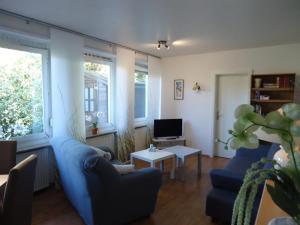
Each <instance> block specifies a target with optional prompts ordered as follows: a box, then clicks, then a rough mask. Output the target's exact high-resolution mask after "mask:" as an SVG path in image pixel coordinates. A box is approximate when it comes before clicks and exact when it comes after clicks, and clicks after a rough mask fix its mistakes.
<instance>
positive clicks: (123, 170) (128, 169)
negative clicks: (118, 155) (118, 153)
mask: <svg viewBox="0 0 300 225" xmlns="http://www.w3.org/2000/svg"><path fill="white" fill-rule="evenodd" d="M113 166H114V167H115V169H116V170H117V171H118V172H119V173H120V174H128V173H132V172H134V171H135V168H134V165H133V164H129V165H118V164H113Z"/></svg>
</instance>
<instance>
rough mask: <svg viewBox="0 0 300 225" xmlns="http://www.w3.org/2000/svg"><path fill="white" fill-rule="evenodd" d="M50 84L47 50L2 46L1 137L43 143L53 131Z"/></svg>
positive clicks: (0, 77)
mask: <svg viewBox="0 0 300 225" xmlns="http://www.w3.org/2000/svg"><path fill="white" fill-rule="evenodd" d="M47 85H48V76H47V51H46V50H42V49H36V48H29V47H21V46H9V48H6V46H5V47H0V139H18V140H19V141H21V143H22V141H24V140H31V141H32V140H33V138H36V139H37V140H38V141H39V143H40V144H41V137H45V138H46V134H47V133H48V131H49V123H48V121H49V115H48V107H49V104H47V103H48V99H49V98H48V94H47V92H48V87H47ZM26 138H27V139H26Z"/></svg>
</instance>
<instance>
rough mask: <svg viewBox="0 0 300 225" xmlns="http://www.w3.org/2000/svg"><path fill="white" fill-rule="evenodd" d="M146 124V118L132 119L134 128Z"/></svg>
mask: <svg viewBox="0 0 300 225" xmlns="http://www.w3.org/2000/svg"><path fill="white" fill-rule="evenodd" d="M146 126H147V118H138V119H135V120H134V128H135V129H137V128H142V127H146Z"/></svg>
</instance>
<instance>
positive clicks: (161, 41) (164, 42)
mask: <svg viewBox="0 0 300 225" xmlns="http://www.w3.org/2000/svg"><path fill="white" fill-rule="evenodd" d="M161 46H164V47H165V48H166V49H168V50H169V49H170V46H169V45H168V43H167V41H164V40H159V41H158V45H157V50H160V48H161Z"/></svg>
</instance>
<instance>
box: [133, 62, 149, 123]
mask: <svg viewBox="0 0 300 225" xmlns="http://www.w3.org/2000/svg"><path fill="white" fill-rule="evenodd" d="M147 86H148V73H147V70H146V69H144V68H142V67H141V68H140V67H137V68H136V70H135V106H134V118H135V119H136V120H140V121H141V120H145V119H146V117H147Z"/></svg>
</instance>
